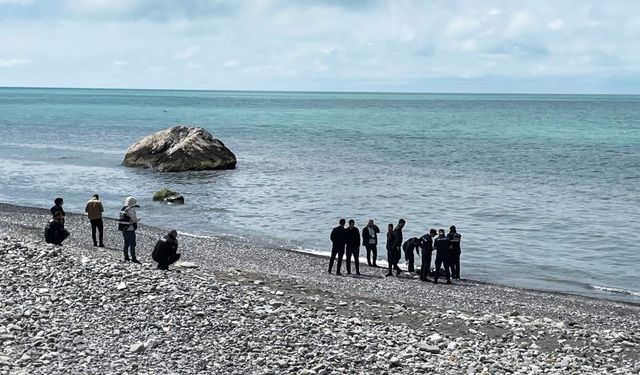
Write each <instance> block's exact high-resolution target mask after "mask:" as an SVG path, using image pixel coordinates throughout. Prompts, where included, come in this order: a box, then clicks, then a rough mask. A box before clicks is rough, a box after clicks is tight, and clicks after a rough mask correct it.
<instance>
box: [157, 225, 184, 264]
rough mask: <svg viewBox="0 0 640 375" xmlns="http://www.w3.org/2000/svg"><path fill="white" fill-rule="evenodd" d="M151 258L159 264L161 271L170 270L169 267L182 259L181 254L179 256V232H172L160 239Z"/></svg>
mask: <svg viewBox="0 0 640 375" xmlns="http://www.w3.org/2000/svg"><path fill="white" fill-rule="evenodd" d="M151 257H152V258H153V260H154V261H156V262H158V269H159V270H165V271H167V270H169V265H170V264H173V263H175V262H177V261H178V259H180V254H178V232H177V231H175V230H171V231H169V233H167V235H166V236H164V237H162V238H161V239H159V240H158V242H156V246H155V248H154V249H153V252H152V253H151Z"/></svg>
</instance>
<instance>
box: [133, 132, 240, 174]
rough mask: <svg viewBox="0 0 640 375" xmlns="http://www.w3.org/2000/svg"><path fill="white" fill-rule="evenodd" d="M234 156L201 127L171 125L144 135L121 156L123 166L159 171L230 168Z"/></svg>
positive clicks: (233, 166)
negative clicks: (122, 157)
mask: <svg viewBox="0 0 640 375" xmlns="http://www.w3.org/2000/svg"><path fill="white" fill-rule="evenodd" d="M236 163H237V160H236V156H235V155H234V154H233V152H231V150H229V149H228V148H227V147H226V146H225V145H224V143H222V142H221V141H220V140H218V139H216V138H213V136H212V135H211V133H209V132H208V131H206V130H204V129H203V128H190V127H186V126H174V127H172V128H169V129H166V130H162V131H159V132H157V133H155V134H151V135H149V136H146V137H144V138H143V139H142V140H140V141H138V142H136V143H135V144H133V145H132V146H131V147H129V149H127V153H126V155H125V156H124V160H123V161H122V164H123V165H125V166H127V167H140V168H152V169H155V170H157V171H160V172H180V171H201V170H209V169H234V168H235V167H236Z"/></svg>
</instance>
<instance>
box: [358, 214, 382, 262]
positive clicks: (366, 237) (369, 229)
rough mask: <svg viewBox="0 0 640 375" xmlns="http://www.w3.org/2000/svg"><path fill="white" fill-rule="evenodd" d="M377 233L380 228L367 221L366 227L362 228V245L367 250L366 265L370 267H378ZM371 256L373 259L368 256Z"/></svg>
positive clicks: (371, 221)
mask: <svg viewBox="0 0 640 375" xmlns="http://www.w3.org/2000/svg"><path fill="white" fill-rule="evenodd" d="M378 233H380V228H378V226H377V225H375V224H374V223H373V220H369V222H368V223H367V226H366V227H364V228H362V245H363V246H364V248H365V249H366V250H367V264H368V265H369V266H371V267H378V266H377V265H376V260H377V259H378V248H377V246H378ZM371 255H373V259H370V256H371Z"/></svg>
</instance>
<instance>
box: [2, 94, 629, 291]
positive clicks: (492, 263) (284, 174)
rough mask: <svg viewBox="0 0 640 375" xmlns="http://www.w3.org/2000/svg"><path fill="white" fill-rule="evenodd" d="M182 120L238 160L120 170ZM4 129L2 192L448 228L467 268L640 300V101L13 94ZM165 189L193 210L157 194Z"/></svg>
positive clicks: (204, 226) (222, 219) (297, 225)
mask: <svg viewBox="0 0 640 375" xmlns="http://www.w3.org/2000/svg"><path fill="white" fill-rule="evenodd" d="M178 123H180V124H187V125H197V126H202V127H205V128H207V129H209V130H210V131H211V132H212V133H214V135H215V136H217V137H219V138H220V139H221V140H222V141H223V142H225V144H226V145H227V146H229V147H230V148H231V149H232V150H233V151H234V152H235V153H236V155H237V156H238V169H236V170H233V171H214V172H198V173H184V174H158V173H155V172H151V171H147V170H136V169H129V168H125V167H122V166H121V165H120V162H121V161H122V157H123V155H124V152H125V150H126V148H127V147H128V146H129V145H131V144H132V143H134V142H135V141H137V140H138V139H140V138H142V137H144V136H145V135H147V134H149V133H152V132H155V131H157V130H160V129H163V128H166V127H169V126H171V125H173V124H178ZM0 130H1V131H2V135H3V136H2V138H1V139H0V182H1V183H2V190H1V191H0V200H1V201H3V202H8V203H16V204H22V205H30V206H42V207H49V206H50V203H51V201H52V200H53V198H54V197H56V196H62V197H64V198H65V201H66V203H65V207H66V209H67V210H71V211H78V212H80V211H82V209H83V208H84V203H85V201H86V200H87V199H88V198H89V197H90V196H91V195H92V194H93V193H100V195H101V196H102V197H103V201H104V203H105V205H106V207H107V211H108V214H110V216H115V215H116V213H117V210H118V209H119V208H120V206H121V204H122V200H123V199H124V197H125V196H126V195H129V194H131V195H135V196H137V197H138V198H139V200H140V201H141V203H142V208H141V210H140V215H141V216H142V217H143V220H144V221H145V222H146V223H148V224H154V225H160V226H164V227H176V228H178V229H179V230H182V231H185V232H189V233H198V234H225V235H232V236H240V237H244V238H246V239H248V240H250V241H259V242H263V243H265V245H268V246H274V247H275V246H279V245H281V246H287V247H299V248H304V249H312V250H315V251H326V250H327V249H328V248H329V242H328V235H329V232H330V230H331V228H332V227H333V226H334V225H335V223H336V221H337V219H338V218H340V217H345V218H355V219H356V222H357V223H358V225H363V224H364V223H365V222H366V220H367V219H369V218H373V219H375V220H376V221H377V222H378V223H379V224H381V227H382V226H383V225H385V224H386V223H389V222H397V220H398V218H400V217H403V218H405V219H406V220H407V226H406V230H405V236H418V235H421V234H423V233H424V232H425V230H426V229H427V228H431V227H434V228H440V227H442V228H448V227H449V225H451V224H455V225H456V226H457V227H458V229H459V231H460V232H461V234H462V236H463V245H462V249H463V258H462V262H463V264H462V276H463V277H467V278H474V279H479V280H487V281H493V282H499V283H504V284H508V285H515V286H524V287H531V288H539V289H549V290H556V291H564V292H569V293H578V294H584V295H590V296H596V297H602V298H615V299H622V300H629V301H636V302H638V301H640V277H639V276H640V275H639V271H638V269H640V251H639V250H640V249H639V246H638V244H639V243H640V213H639V210H638V208H639V207H640V205H639V203H640V195H639V194H638V193H639V189H640V188H639V186H640V168H639V167H640V162H639V160H640V159H639V157H640V96H570V95H463V94H362V93H286V92H205V91H160V90H159V91H151V90H86V89H17V88H5V89H0ZM162 187H169V188H172V189H174V190H177V191H179V192H181V193H183V194H184V196H185V198H186V201H187V204H186V205H184V206H180V207H179V206H166V205H162V204H157V203H153V202H151V199H150V198H151V195H152V193H153V192H154V191H156V190H158V189H160V188H162ZM274 251H278V250H274ZM380 252H381V253H382V254H381V255H380V257H381V258H384V256H385V254H384V251H380ZM317 271H318V272H321V271H324V270H317Z"/></svg>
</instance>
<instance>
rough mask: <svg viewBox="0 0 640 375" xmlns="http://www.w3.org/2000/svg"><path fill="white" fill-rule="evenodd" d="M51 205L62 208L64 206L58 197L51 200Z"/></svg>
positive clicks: (62, 200)
mask: <svg viewBox="0 0 640 375" xmlns="http://www.w3.org/2000/svg"><path fill="white" fill-rule="evenodd" d="M53 204H55V205H57V206H62V205H63V204H64V199H62V198H60V197H58V198H56V199H54V200H53Z"/></svg>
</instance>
